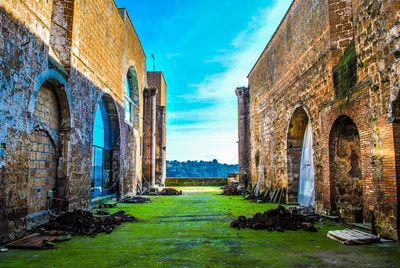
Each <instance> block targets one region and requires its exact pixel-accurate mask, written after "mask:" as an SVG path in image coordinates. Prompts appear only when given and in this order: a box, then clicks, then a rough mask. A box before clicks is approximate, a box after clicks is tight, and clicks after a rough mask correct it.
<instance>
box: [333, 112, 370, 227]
mask: <svg viewBox="0 0 400 268" xmlns="http://www.w3.org/2000/svg"><path fill="white" fill-rule="evenodd" d="M329 162H330V163H329V166H330V182H331V204H332V205H331V208H332V210H333V211H335V212H336V213H338V216H340V218H341V219H342V220H343V221H345V222H347V223H353V222H362V221H363V183H362V173H361V151H360V135H359V133H358V128H357V126H356V124H355V123H354V121H353V120H352V119H351V118H350V117H348V116H341V117H339V118H338V119H337V120H336V121H335V123H334V124H333V127H332V129H331V133H330V137H329Z"/></svg>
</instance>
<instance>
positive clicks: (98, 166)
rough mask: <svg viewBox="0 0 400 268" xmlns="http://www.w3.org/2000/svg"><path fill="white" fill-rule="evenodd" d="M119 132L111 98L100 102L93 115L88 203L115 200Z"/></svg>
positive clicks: (117, 184)
mask: <svg viewBox="0 0 400 268" xmlns="http://www.w3.org/2000/svg"><path fill="white" fill-rule="evenodd" d="M119 155H120V131H119V121H118V114H117V109H116V106H115V103H114V101H113V99H112V97H111V96H110V95H108V94H105V95H103V97H102V98H101V100H100V102H99V104H98V106H97V109H96V114H95V119H94V126H93V144H92V183H91V195H90V197H91V199H96V198H102V197H110V198H112V197H117V194H118V193H119V183H118V182H119V178H120V174H119V173H120V167H119Z"/></svg>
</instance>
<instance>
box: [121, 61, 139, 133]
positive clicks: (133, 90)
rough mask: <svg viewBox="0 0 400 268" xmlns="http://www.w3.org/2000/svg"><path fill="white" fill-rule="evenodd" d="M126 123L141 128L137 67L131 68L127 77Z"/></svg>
mask: <svg viewBox="0 0 400 268" xmlns="http://www.w3.org/2000/svg"><path fill="white" fill-rule="evenodd" d="M125 81H126V82H125V102H124V108H125V116H124V117H125V121H128V122H129V123H132V124H133V125H134V126H135V127H138V126H139V105H140V103H139V101H140V92H139V81H138V76H137V72H136V70H135V67H133V66H130V67H129V68H128V71H127V72H126V77H125Z"/></svg>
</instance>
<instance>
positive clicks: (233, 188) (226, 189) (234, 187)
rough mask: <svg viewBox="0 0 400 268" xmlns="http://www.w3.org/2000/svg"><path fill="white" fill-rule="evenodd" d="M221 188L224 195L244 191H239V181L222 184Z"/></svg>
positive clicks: (238, 193) (237, 193) (239, 193)
mask: <svg viewBox="0 0 400 268" xmlns="http://www.w3.org/2000/svg"><path fill="white" fill-rule="evenodd" d="M221 189H222V190H223V192H222V194H223V195H241V194H242V192H241V191H239V184H237V183H230V184H227V185H225V186H222V187H221Z"/></svg>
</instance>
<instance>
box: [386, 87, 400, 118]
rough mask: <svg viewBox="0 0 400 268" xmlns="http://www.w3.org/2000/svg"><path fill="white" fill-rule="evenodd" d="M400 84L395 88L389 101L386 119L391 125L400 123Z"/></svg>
mask: <svg viewBox="0 0 400 268" xmlns="http://www.w3.org/2000/svg"><path fill="white" fill-rule="evenodd" d="M399 93H400V83H399V84H398V85H397V86H395V87H393V89H392V91H391V92H390V96H389V98H388V100H387V103H388V104H387V109H386V111H387V112H386V118H387V121H388V122H389V123H394V122H395V123H400V94H399Z"/></svg>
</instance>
